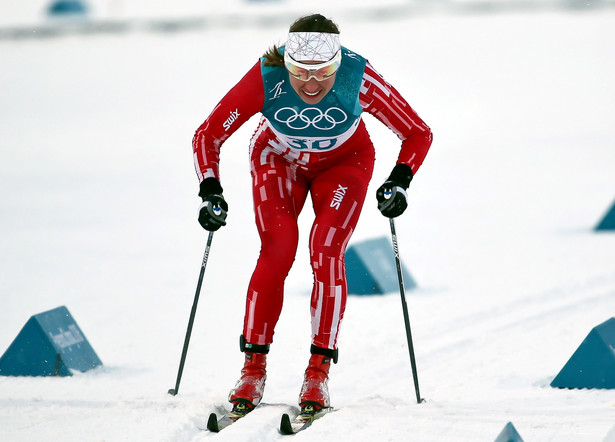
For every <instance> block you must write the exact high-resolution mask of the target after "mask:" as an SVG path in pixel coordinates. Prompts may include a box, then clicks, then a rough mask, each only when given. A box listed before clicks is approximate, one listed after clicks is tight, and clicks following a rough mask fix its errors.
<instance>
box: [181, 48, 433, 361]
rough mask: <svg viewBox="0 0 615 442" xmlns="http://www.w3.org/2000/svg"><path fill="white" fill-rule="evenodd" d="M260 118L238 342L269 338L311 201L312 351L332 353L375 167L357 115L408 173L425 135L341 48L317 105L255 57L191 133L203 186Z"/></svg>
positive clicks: (404, 106)
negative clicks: (366, 118) (231, 144)
mask: <svg viewBox="0 0 615 442" xmlns="http://www.w3.org/2000/svg"><path fill="white" fill-rule="evenodd" d="M282 50H283V48H282ZM259 112H260V113H261V114H262V116H261V120H260V122H259V124H258V127H257V129H256V131H255V133H254V135H253V137H252V140H251V143H250V155H251V163H250V164H251V174H252V183H253V200H254V212H255V218H256V225H257V229H258V232H259V235H260V238H261V250H260V255H259V258H258V261H257V264H256V268H255V270H254V273H253V274H252V278H251V280H250V284H249V287H248V294H247V302H246V313H245V319H244V328H243V335H244V337H245V339H246V341H247V342H249V343H251V344H257V345H267V344H270V343H271V342H272V341H273V334H274V328H275V325H276V323H277V321H278V318H279V315H280V313H281V310H282V303H283V297H284V281H285V279H286V276H287V275H288V272H289V271H290V268H291V266H292V264H293V262H294V259H295V254H296V251H297V243H298V236H299V232H298V227H297V218H298V216H299V213H300V212H301V210H302V208H303V205H304V203H305V201H306V199H307V195H308V194H310V195H311V199H312V205H313V208H314V214H315V219H314V224H313V226H312V229H311V233H310V238H309V248H310V261H311V266H312V271H313V275H314V285H313V288H312V296H311V321H312V344H313V345H315V346H316V347H320V348H325V349H331V350H335V349H336V348H337V338H338V333H339V327H340V323H341V321H342V318H343V316H344V309H345V305H346V295H347V285H346V276H345V269H344V254H345V250H346V246H347V244H348V241H349V240H350V237H351V235H352V233H353V231H354V229H355V226H356V224H357V221H358V219H359V214H360V212H361V208H362V206H363V201H364V200H365V194H366V191H367V186H368V183H369V180H370V179H371V175H372V171H373V166H374V148H373V145H372V142H371V140H370V138H369V135H368V133H367V130H366V128H365V125H364V123H363V121H362V120H361V117H360V114H361V112H368V113H370V114H372V115H374V116H375V117H376V118H377V119H378V120H380V121H381V122H382V123H384V124H385V125H386V126H387V127H389V128H390V129H391V130H392V131H393V132H394V133H395V134H396V135H397V136H398V137H399V139H400V140H401V150H400V154H399V157H398V160H397V162H398V163H403V164H406V165H408V166H410V168H411V169H412V172H413V173H416V171H417V170H418V168H419V166H420V165H421V163H422V162H423V159H424V158H425V156H426V154H427V151H428V149H429V147H430V145H431V141H432V133H431V130H430V129H429V127H428V126H427V125H426V124H425V123H424V122H423V121H422V120H421V118H420V117H419V116H418V115H417V114H416V113H415V111H414V110H413V109H412V108H411V107H410V105H409V104H408V103H407V102H406V100H405V99H404V98H403V97H402V96H401V95H400V94H399V93H398V92H397V90H395V88H393V87H392V86H391V85H390V84H388V83H387V82H386V81H385V80H384V79H383V78H382V76H380V75H379V74H378V73H377V72H376V71H375V70H374V68H373V67H372V66H371V65H370V63H369V62H368V61H367V60H366V59H364V58H362V57H361V56H359V55H358V54H356V53H354V52H351V51H349V50H348V49H346V48H343V58H342V65H341V66H340V69H339V70H338V72H337V73H336V79H335V83H334V86H333V88H332V89H331V90H330V91H329V93H328V94H327V95H326V96H325V97H324V98H323V99H322V100H321V102H320V103H319V104H318V105H308V104H306V103H305V102H303V101H302V100H301V99H300V98H299V96H298V95H297V94H296V93H295V92H294V90H293V89H292V87H291V86H290V84H289V81H288V72H287V71H286V69H285V68H284V67H277V66H276V67H271V66H265V65H264V64H263V59H261V60H259V62H257V63H256V64H255V65H254V66H253V68H252V69H250V70H249V71H248V73H247V74H246V75H245V76H244V77H243V78H242V79H241V80H240V81H239V83H237V85H235V86H234V87H233V88H232V89H231V90H230V91H229V92H228V93H227V94H226V95H225V96H224V98H222V100H221V101H220V102H219V103H218V105H217V106H216V107H215V108H214V110H213V111H212V113H211V114H210V115H209V117H208V118H207V119H206V120H205V122H204V123H203V124H202V125H201V126H200V127H199V128H198V129H197V131H196V133H195V135H194V139H193V154H194V163H195V168H196V172H197V175H198V178H199V180H200V181H202V180H204V179H205V178H208V177H215V178H219V155H220V146H221V145H222V144H223V143H224V141H225V140H226V139H227V138H228V137H229V136H231V135H232V134H233V133H234V132H235V131H236V130H237V129H238V128H239V127H240V126H241V125H242V124H243V123H245V122H246V121H247V120H248V119H249V118H250V117H252V116H253V115H255V114H256V113H259Z"/></svg>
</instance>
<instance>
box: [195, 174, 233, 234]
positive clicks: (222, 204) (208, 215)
mask: <svg viewBox="0 0 615 442" xmlns="http://www.w3.org/2000/svg"><path fill="white" fill-rule="evenodd" d="M199 196H200V197H201V198H202V199H203V203H202V204H201V207H199V223H200V224H201V226H203V228H204V229H205V230H208V231H210V232H215V231H216V230H218V229H219V228H220V227H222V226H225V225H226V214H227V212H228V204H226V201H225V200H224V197H223V196H222V186H221V185H220V181H218V180H217V179H216V178H213V177H210V178H205V179H204V180H203V181H201V185H200V191H199Z"/></svg>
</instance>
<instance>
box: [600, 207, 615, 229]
mask: <svg viewBox="0 0 615 442" xmlns="http://www.w3.org/2000/svg"><path fill="white" fill-rule="evenodd" d="M596 230H613V231H615V202H613V205H612V206H611V208H610V209H609V210H608V211H607V212H606V214H605V215H604V217H603V218H602V220H601V221H600V222H599V223H598V225H597V226H596Z"/></svg>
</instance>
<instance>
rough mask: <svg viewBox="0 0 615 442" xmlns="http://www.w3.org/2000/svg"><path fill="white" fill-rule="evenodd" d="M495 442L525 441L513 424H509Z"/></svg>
mask: <svg viewBox="0 0 615 442" xmlns="http://www.w3.org/2000/svg"><path fill="white" fill-rule="evenodd" d="M494 442H523V439H522V438H521V435H520V434H519V432H518V431H517V429H516V428H515V426H514V425H513V424H512V422H508V423H507V424H506V425H505V426H504V428H503V429H502V432H501V433H500V434H499V435H498V437H497V438H496V439H495V441H494Z"/></svg>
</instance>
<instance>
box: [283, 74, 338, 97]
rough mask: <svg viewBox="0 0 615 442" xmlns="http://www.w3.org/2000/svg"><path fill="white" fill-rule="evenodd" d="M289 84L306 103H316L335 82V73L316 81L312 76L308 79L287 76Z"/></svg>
mask: <svg viewBox="0 0 615 442" xmlns="http://www.w3.org/2000/svg"><path fill="white" fill-rule="evenodd" d="M289 80H290V85H291V86H292V88H293V89H294V91H295V92H296V93H297V95H299V97H301V99H302V100H303V101H305V102H306V103H307V104H317V103H320V101H321V100H322V99H323V98H324V97H325V95H327V94H328V93H329V91H330V90H331V88H333V84H334V83H335V74H333V75H332V76H331V77H329V78H327V79H326V80H322V81H317V80H316V79H315V78H314V77H312V78H310V79H309V80H308V81H303V80H299V79H297V78H294V77H293V76H292V75H290V76H289Z"/></svg>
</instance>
